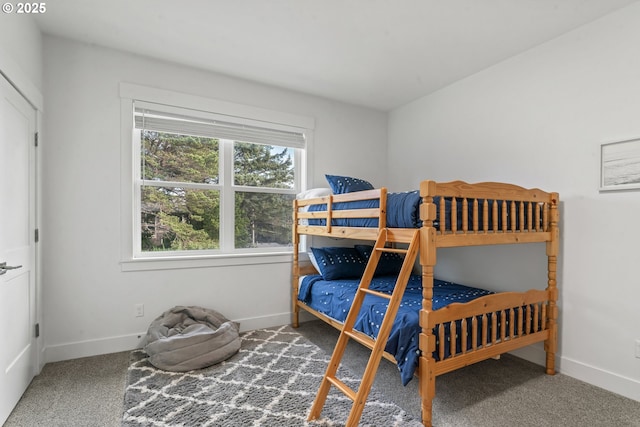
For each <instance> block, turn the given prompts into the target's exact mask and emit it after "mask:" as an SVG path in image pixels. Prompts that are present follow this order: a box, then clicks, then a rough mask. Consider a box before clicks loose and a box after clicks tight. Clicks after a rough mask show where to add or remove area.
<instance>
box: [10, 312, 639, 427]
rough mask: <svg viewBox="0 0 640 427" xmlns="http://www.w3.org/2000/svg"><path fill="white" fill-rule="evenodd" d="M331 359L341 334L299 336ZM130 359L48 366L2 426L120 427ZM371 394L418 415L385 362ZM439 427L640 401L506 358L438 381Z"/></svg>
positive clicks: (352, 351) (357, 367) (610, 409)
mask: <svg viewBox="0 0 640 427" xmlns="http://www.w3.org/2000/svg"><path fill="white" fill-rule="evenodd" d="M296 331H297V332H299V333H301V334H302V335H304V336H306V337H307V338H308V339H309V340H310V341H312V342H313V343H314V344H316V345H317V346H319V347H320V348H322V349H323V350H324V351H325V352H326V353H327V354H330V353H331V352H332V351H333V346H334V345H335V342H336V338H337V334H338V332H337V331H336V330H335V329H333V328H332V327H330V326H328V325H326V324H324V323H322V322H320V321H313V322H306V323H303V324H302V325H301V326H300V328H298V329H297V330H296ZM367 357H368V351H365V349H364V348H362V347H361V346H359V345H357V344H351V343H350V344H349V346H348V348H347V354H346V357H345V359H344V363H345V365H346V367H347V368H348V369H349V370H350V371H351V372H353V373H354V374H359V373H360V371H361V370H362V369H364V367H363V366H364V363H365V360H366V358H367ZM129 359H130V352H124V353H113V354H108V355H102V356H96V357H89V358H83V359H76V360H69V361H64V362H56V363H50V364H47V365H46V366H45V367H44V369H43V371H42V373H41V374H40V375H39V376H37V377H36V378H35V379H34V380H33V382H32V383H31V385H30V386H29V388H28V389H27V391H26V393H25V394H24V396H23V397H22V399H21V400H20V402H19V403H18V406H17V407H16V408H15V410H14V411H13V413H12V414H11V416H10V417H9V419H8V420H7V422H6V423H5V425H4V427H40V426H42V427H58V426H60V427H87V426H100V427H103V426H104V427H109V426H113V427H117V426H120V425H121V419H122V409H123V395H124V388H125V377H126V372H127V368H128V366H129ZM374 387H376V390H378V391H379V392H382V393H384V395H385V396H386V397H387V398H389V399H390V400H392V401H393V402H395V403H396V404H397V405H398V406H400V407H402V408H403V409H404V410H405V411H407V412H409V413H411V414H413V415H414V417H419V416H420V400H419V396H418V391H417V388H418V382H417V381H416V380H415V379H414V380H412V381H411V382H410V383H409V384H408V385H407V386H406V387H403V386H402V385H401V384H400V380H399V376H398V373H397V369H396V367H395V365H393V364H392V363H390V362H388V361H386V360H383V361H382V363H381V365H380V369H379V370H378V375H377V376H376V381H375V383H374ZM436 392H437V396H436V399H435V402H434V408H433V409H434V425H435V426H437V427H448V426H456V427H457V426H460V427H465V426H469V427H471V426H473V427H492V426H514V425H518V426H552V427H555V426H558V427H583V426H595V427H598V426H607V427H609V426H628V427H640V402H637V401H634V400H631V399H627V398H625V397H622V396H619V395H616V394H614V393H610V392H608V391H605V390H602V389H600V388H598V387H594V386H591V385H589V384H585V383H583V382H581V381H578V380H575V379H573V378H570V377H567V376H565V375H562V374H558V375H555V376H552V377H551V376H547V375H545V374H544V369H543V368H542V367H540V366H537V365H534V364H532V363H529V362H526V361H524V360H522V359H518V358H516V357H512V356H508V355H505V356H503V357H502V358H501V359H500V360H497V361H496V360H488V361H485V362H482V363H478V364H476V365H474V366H469V367H467V368H464V369H460V370H458V371H455V372H452V373H450V374H446V375H443V376H441V377H438V380H437V386H436Z"/></svg>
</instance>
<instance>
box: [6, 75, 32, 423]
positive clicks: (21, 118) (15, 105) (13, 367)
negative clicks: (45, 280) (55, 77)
mask: <svg viewBox="0 0 640 427" xmlns="http://www.w3.org/2000/svg"><path fill="white" fill-rule="evenodd" d="M35 131H36V112H35V110H34V109H33V107H31V105H30V104H29V103H28V102H27V101H26V100H25V99H24V98H23V97H22V96H21V95H20V94H19V93H18V92H17V91H16V90H15V89H14V88H13V87H12V86H11V85H10V84H9V82H7V80H5V79H4V77H2V76H1V75H0V425H1V424H3V423H4V421H5V420H6V419H7V417H8V416H9V414H10V413H11V411H12V410H13V408H14V407H15V405H16V403H17V402H18V400H20V397H21V396H22V394H23V393H24V391H25V389H26V388H27V386H28V385H29V383H30V382H31V380H32V379H33V377H34V375H35V372H36V351H35V348H36V337H35V304H36V300H35V297H36V296H35V272H36V270H35V241H34V231H35V200H36V198H35V191H36V187H35V144H34V136H35Z"/></svg>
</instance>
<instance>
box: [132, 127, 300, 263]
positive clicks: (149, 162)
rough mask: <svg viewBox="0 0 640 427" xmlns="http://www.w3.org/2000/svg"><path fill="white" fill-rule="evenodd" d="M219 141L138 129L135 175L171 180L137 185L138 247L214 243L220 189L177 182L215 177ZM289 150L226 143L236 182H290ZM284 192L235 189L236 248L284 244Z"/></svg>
mask: <svg viewBox="0 0 640 427" xmlns="http://www.w3.org/2000/svg"><path fill="white" fill-rule="evenodd" d="M219 157H220V141H218V140H217V139H214V138H203V137H194V136H187V135H174V134H166V133H160V132H152V131H142V164H141V168H142V170H141V172H142V179H143V180H146V181H160V182H164V181H169V182H172V183H174V184H173V185H166V186H153V185H143V186H142V188H141V233H142V235H141V237H142V250H143V251H166V250H170V251H176V250H177V251H180V250H203V249H219V248H220V227H221V224H220V196H221V194H220V190H219V188H215V189H211V190H207V189H201V188H192V187H190V186H189V185H185V186H184V187H180V186H179V185H178V184H177V183H195V184H218V183H219V182H220V178H219ZM292 157H293V156H292V150H291V149H288V148H285V147H274V146H270V145H262V144H251V143H234V165H233V175H234V184H235V185H236V186H245V187H250V188H251V187H255V188H260V189H265V188H266V189H293V188H294V167H293V160H292ZM292 199H293V195H292V194H278V193H273V192H268V190H267V192H264V190H263V191H260V192H253V191H246V190H243V191H236V192H235V230H234V232H235V236H234V242H235V247H236V248H251V247H260V246H263V247H267V246H286V245H288V244H289V243H290V241H291V200H292Z"/></svg>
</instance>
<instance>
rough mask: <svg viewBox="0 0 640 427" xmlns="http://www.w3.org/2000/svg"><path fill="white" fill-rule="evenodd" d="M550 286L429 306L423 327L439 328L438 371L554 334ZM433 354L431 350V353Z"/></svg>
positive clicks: (422, 319)
mask: <svg viewBox="0 0 640 427" xmlns="http://www.w3.org/2000/svg"><path fill="white" fill-rule="evenodd" d="M548 295H549V294H548V292H547V291H541V290H530V291H527V292H525V293H518V292H502V293H497V294H492V295H487V296H484V297H481V298H478V299H475V300H473V301H471V302H468V303H453V304H450V305H448V306H446V307H443V308H441V309H439V310H436V311H432V312H430V311H427V310H423V311H422V312H421V314H420V322H421V326H422V327H423V328H429V329H431V330H434V331H435V333H434V337H435V340H433V345H432V347H434V348H433V349H432V352H430V353H429V354H432V353H433V354H435V355H436V356H437V359H435V360H434V366H435V367H434V374H435V375H441V374H444V373H446V372H450V371H454V370H456V369H459V368H461V367H463V366H467V365H470V364H472V363H476V362H479V361H481V360H485V359H488V358H490V357H494V356H498V355H500V354H502V353H506V352H508V351H511V350H514V349H516V348H520V347H524V346H527V345H530V344H533V343H535V342H539V341H544V340H546V339H548V338H549V329H548V324H547V307H548V303H549V298H548ZM426 357H428V355H426Z"/></svg>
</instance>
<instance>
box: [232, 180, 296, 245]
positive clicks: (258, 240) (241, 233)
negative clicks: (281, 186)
mask: <svg viewBox="0 0 640 427" xmlns="http://www.w3.org/2000/svg"><path fill="white" fill-rule="evenodd" d="M294 197H295V196H294V195H290V194H267V193H248V192H236V229H235V247H236V248H258V247H262V248H267V247H286V246H290V245H291V227H292V221H293V220H292V217H291V203H292V202H293V198H294Z"/></svg>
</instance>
